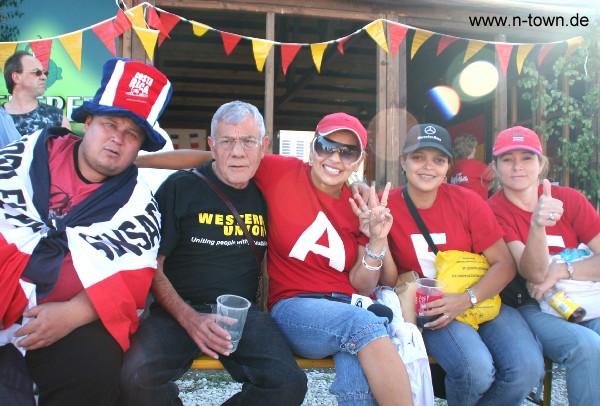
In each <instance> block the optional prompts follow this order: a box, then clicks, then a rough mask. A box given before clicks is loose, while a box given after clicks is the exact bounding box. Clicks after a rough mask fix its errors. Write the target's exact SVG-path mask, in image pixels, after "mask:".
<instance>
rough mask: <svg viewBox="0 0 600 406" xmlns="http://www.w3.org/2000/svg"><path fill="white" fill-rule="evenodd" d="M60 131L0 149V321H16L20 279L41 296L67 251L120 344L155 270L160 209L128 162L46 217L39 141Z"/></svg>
mask: <svg viewBox="0 0 600 406" xmlns="http://www.w3.org/2000/svg"><path fill="white" fill-rule="evenodd" d="M67 133H68V132H67V130H65V129H59V128H52V129H49V130H42V131H38V132H36V133H34V134H32V135H30V136H26V137H23V138H22V140H21V141H19V142H16V143H13V144H11V145H9V146H7V147H5V148H4V149H1V150H0V321H1V322H2V326H3V327H2V328H3V329H9V327H11V326H12V325H14V324H15V323H16V322H19V321H20V318H21V315H22V313H23V310H24V309H25V308H26V306H28V298H29V295H27V294H26V293H25V291H24V289H23V288H22V282H23V281H27V282H30V283H33V284H34V285H35V287H36V289H35V293H36V295H37V297H38V299H39V298H43V297H45V296H46V295H47V294H48V293H49V292H50V291H51V290H52V288H53V286H54V283H55V282H56V279H57V277H58V272H59V270H60V267H61V265H62V260H63V258H64V255H65V254H66V253H67V252H70V253H71V256H72V258H73V264H74V267H75V270H76V272H77V275H78V276H79V278H80V280H81V282H82V284H83V287H84V288H85V291H86V293H87V295H88V296H89V298H90V300H91V302H92V303H93V305H94V308H95V309H96V311H97V313H98V315H99V317H100V319H101V320H102V322H103V324H104V326H105V327H106V328H107V330H108V331H109V332H110V333H111V335H112V336H113V337H114V338H115V340H116V341H117V342H118V343H119V344H120V345H121V347H122V348H123V349H124V350H126V349H127V348H129V337H130V335H131V334H133V333H134V332H135V330H136V329H137V327H138V324H139V322H138V313H137V310H138V309H142V308H143V307H144V304H145V300H146V295H147V293H148V290H149V287H150V283H151V281H152V277H153V275H154V272H155V270H156V254H157V251H158V245H159V242H160V214H159V212H158V208H157V206H156V202H155V201H154V198H153V197H152V194H151V192H150V190H149V189H148V187H147V185H146V184H145V182H138V181H137V169H136V168H135V167H134V166H131V167H129V168H128V169H127V170H126V171H124V172H123V173H121V174H120V175H117V176H115V177H112V178H109V179H108V180H107V181H106V182H104V183H103V184H102V186H100V187H99V188H98V189H97V190H96V191H94V192H93V193H92V194H91V195H90V196H89V197H88V198H86V199H85V200H83V201H82V202H81V203H79V204H78V205H76V206H75V207H74V208H73V209H72V210H71V211H70V212H69V213H68V214H67V215H66V216H64V217H63V218H61V219H48V214H49V211H48V204H49V190H50V186H49V185H50V175H49V173H48V150H47V145H46V141H47V139H48V138H51V137H57V136H63V135H66V134H67ZM20 280H21V282H20ZM1 332H2V330H0V333H1ZM5 335H6V334H5ZM5 339H6V338H5ZM9 341H10V340H9ZM5 343H7V341H4V342H0V345H3V344H5Z"/></svg>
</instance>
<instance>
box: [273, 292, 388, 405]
mask: <svg viewBox="0 0 600 406" xmlns="http://www.w3.org/2000/svg"><path fill="white" fill-rule="evenodd" d="M334 295H336V294H334ZM336 296H339V297H345V298H348V297H347V296H344V295H336ZM348 299H349V298H348ZM271 316H272V317H273V319H274V320H275V322H276V323H277V325H278V326H279V328H280V329H281V331H282V332H283V335H284V336H285V338H286V339H287V341H288V343H289V344H290V347H291V348H292V351H293V352H294V353H295V354H297V355H300V356H302V357H305V358H311V359H320V358H325V357H328V356H331V355H333V359H334V360H335V371H336V376H335V380H334V381H333V384H332V385H331V388H330V389H329V391H330V392H331V393H332V394H333V395H335V396H336V398H337V401H338V405H354V406H358V405H361V406H362V405H365V406H366V405H376V404H377V403H376V402H375V398H374V397H373V393H372V392H371V390H370V389H369V383H368V382H367V378H366V376H365V374H364V373H363V371H362V367H361V366H360V363H359V362H358V357H357V356H356V354H357V353H358V352H359V351H360V350H361V349H362V348H363V347H364V346H366V345H367V344H369V343H370V342H371V341H373V340H376V339H378V338H381V337H388V334H387V329H386V327H385V323H386V322H387V319H386V318H383V317H377V316H376V315H375V314H373V313H371V312H369V311H366V310H365V309H362V308H359V307H356V306H351V305H349V304H346V303H340V302H333V301H329V300H326V299H312V298H302V297H293V298H288V299H283V300H280V301H279V302H277V303H276V304H275V305H274V306H273V308H272V309H271ZM282 404H283V403H282Z"/></svg>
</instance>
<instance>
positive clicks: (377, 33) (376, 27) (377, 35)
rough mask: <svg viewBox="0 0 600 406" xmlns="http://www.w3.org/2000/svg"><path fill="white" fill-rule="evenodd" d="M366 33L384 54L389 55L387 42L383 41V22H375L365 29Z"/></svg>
mask: <svg viewBox="0 0 600 406" xmlns="http://www.w3.org/2000/svg"><path fill="white" fill-rule="evenodd" d="M365 30H367V33H368V34H369V35H370V36H371V38H373V40H374V41H375V42H376V43H377V45H379V46H380V47H381V48H383V50H384V51H385V52H386V53H389V51H388V46H387V41H386V39H385V31H384V29H383V21H381V20H376V21H374V22H372V23H371V24H369V25H367V26H366V27H365Z"/></svg>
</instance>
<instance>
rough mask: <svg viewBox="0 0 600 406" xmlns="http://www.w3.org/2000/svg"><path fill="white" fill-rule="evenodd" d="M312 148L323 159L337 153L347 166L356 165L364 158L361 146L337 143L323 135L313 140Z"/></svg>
mask: <svg viewBox="0 0 600 406" xmlns="http://www.w3.org/2000/svg"><path fill="white" fill-rule="evenodd" d="M312 147H313V151H315V153H316V154H317V155H318V156H319V157H321V158H330V157H331V156H333V154H334V153H335V152H337V153H338V155H339V156H340V159H341V160H342V162H343V163H344V164H346V165H354V164H355V163H357V162H358V160H359V159H360V158H361V157H362V150H361V149H360V147H359V146H356V145H348V144H342V143H341V142H335V141H332V140H330V139H329V138H327V137H325V136H323V135H321V136H319V137H316V138H315V139H314V140H313V144H312Z"/></svg>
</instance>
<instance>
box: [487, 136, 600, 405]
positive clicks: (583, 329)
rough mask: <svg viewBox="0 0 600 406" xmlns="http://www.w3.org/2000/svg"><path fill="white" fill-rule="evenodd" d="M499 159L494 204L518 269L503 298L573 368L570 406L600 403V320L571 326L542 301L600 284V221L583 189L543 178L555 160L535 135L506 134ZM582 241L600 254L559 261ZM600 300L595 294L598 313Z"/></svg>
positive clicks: (500, 139)
mask: <svg viewBox="0 0 600 406" xmlns="http://www.w3.org/2000/svg"><path fill="white" fill-rule="evenodd" d="M493 154H494V163H493V165H494V169H495V172H496V175H497V177H498V180H499V181H500V185H501V189H500V190H499V191H498V192H497V193H496V194H494V195H493V196H492V197H491V198H490V199H489V200H488V204H489V205H490V207H491V208H492V210H493V211H494V213H495V214H496V217H497V218H498V221H499V223H500V225H501V226H502V227H503V229H504V232H505V235H504V240H505V241H506V243H507V245H508V248H509V250H510V252H511V254H512V255H513V257H514V259H515V263H516V265H517V271H518V274H517V276H516V277H515V278H514V279H513V281H512V282H511V283H510V284H509V285H508V286H507V287H506V288H505V289H504V291H503V292H502V295H501V296H502V301H503V302H504V303H506V304H508V305H510V306H513V307H515V308H517V309H518V310H519V312H520V313H521V314H522V315H523V317H524V318H525V320H526V321H527V323H528V324H529V327H530V328H531V330H532V331H533V333H534V334H535V335H536V337H537V339H538V340H539V341H540V342H541V343H542V347H543V352H544V355H545V356H547V357H549V358H550V359H552V360H553V361H554V362H556V363H559V364H561V365H562V366H564V367H565V368H566V369H567V389H568V396H569V404H570V405H572V406H573V405H581V406H583V405H593V404H597V403H598V399H600V385H598V381H599V378H600V374H599V373H598V365H600V318H594V317H597V316H598V315H597V314H593V312H591V310H592V308H590V309H588V313H589V314H588V315H587V317H585V318H584V319H583V321H582V322H580V323H579V324H575V323H569V322H568V321H567V320H566V319H564V318H563V317H561V316H560V315H558V314H548V313H546V312H543V311H542V309H541V308H540V304H539V303H538V300H541V299H542V297H543V296H544V293H545V292H547V291H548V290H549V289H550V288H553V287H554V286H555V285H556V286H557V287H559V288H560V289H565V290H568V288H569V287H570V286H572V285H577V284H581V283H585V284H586V285H589V289H592V286H593V285H595V284H598V283H599V282H598V281H600V255H598V254H599V253H600V215H598V212H597V211H596V210H595V209H594V207H593V206H592V205H591V204H590V202H589V201H588V200H587V199H586V198H585V196H584V195H582V194H581V193H580V192H578V191H577V190H575V189H572V188H568V187H561V186H555V185H551V184H550V182H549V181H548V180H547V179H543V177H544V173H547V169H548V168H547V165H548V160H547V159H546V158H545V157H544V155H543V152H542V145H541V143H540V139H539V137H538V136H537V134H536V133H535V132H533V131H532V130H530V129H528V128H525V127H512V128H508V129H506V130H504V131H502V132H500V133H499V134H498V136H497V137H496V142H495V144H494V149H493ZM581 243H584V244H586V245H587V246H588V247H589V249H590V250H591V252H593V253H594V254H595V255H593V256H591V257H589V258H586V259H582V260H580V261H577V262H572V263H571V262H569V259H568V258H567V260H561V261H556V262H551V258H554V259H557V257H561V255H560V253H561V252H564V250H565V248H569V249H575V248H577V247H578V246H579V245H580V244H581ZM580 281H583V282H580ZM597 301H598V299H597V295H594V298H593V299H592V302H593V306H594V307H598V306H596V305H595V303H598V302H597ZM542 305H543V302H542ZM599 310H600V309H599Z"/></svg>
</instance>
